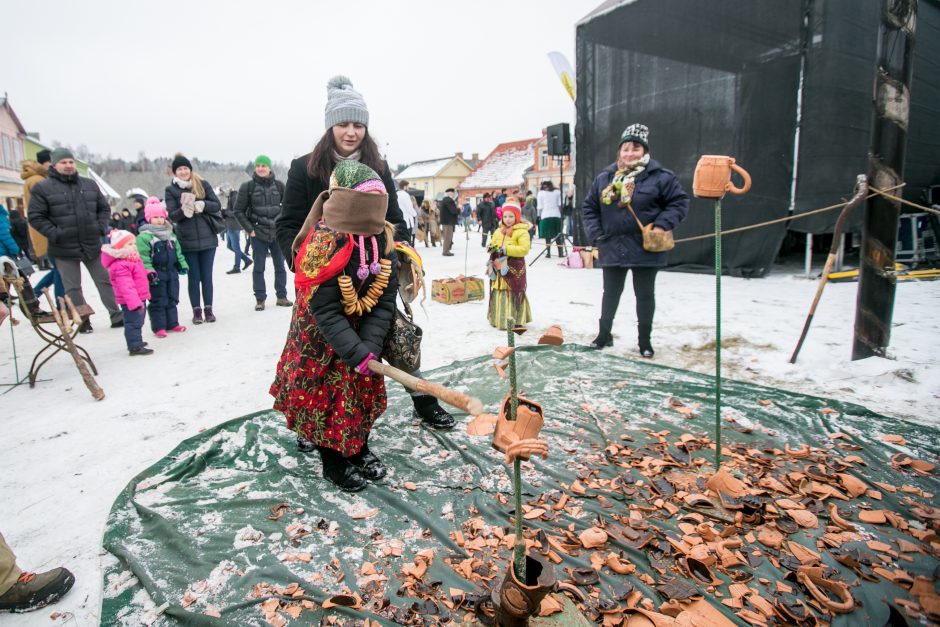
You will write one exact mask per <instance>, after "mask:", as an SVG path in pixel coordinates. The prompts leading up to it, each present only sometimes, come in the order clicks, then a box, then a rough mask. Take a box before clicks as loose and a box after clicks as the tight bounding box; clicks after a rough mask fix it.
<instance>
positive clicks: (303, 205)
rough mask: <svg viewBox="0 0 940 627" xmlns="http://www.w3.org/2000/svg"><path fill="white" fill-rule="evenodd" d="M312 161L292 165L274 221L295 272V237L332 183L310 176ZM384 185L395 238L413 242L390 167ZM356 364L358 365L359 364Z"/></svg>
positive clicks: (303, 159) (388, 219)
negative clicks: (310, 162)
mask: <svg viewBox="0 0 940 627" xmlns="http://www.w3.org/2000/svg"><path fill="white" fill-rule="evenodd" d="M309 160H310V154H309V153H308V154H306V155H304V156H302V157H297V158H296V159H294V160H293V161H291V162H290V170H288V172H287V184H286V185H285V188H284V200H283V201H282V202H281V215H279V216H278V217H277V220H275V224H274V227H275V234H276V237H277V243H278V245H279V246H280V247H281V252H282V253H284V259H286V260H287V267H288V268H290V270H291V272H293V271H294V254H293V252H291V246H292V245H293V243H294V238H295V237H297V234H298V233H299V232H300V227H301V226H303V224H304V220H306V219H307V214H308V213H310V208H311V207H313V201H315V200H316V199H317V196H319V195H320V193H321V192H323V191H326V190H327V189H328V188H329V186H330V182H329V181H321V180H319V179H315V178H313V177H312V176H310V175H309V174H308V173H307V161H309ZM381 176H382V182H383V183H385V191H386V192H388V211H387V212H386V213H385V220H386V222H390V223H392V224H394V225H395V239H396V240H397V241H403V242H407V241H410V239H411V235H410V234H409V233H408V226H407V225H406V224H405V217H404V216H403V215H402V213H401V208H400V207H399V206H398V194H397V193H396V192H395V182H394V181H393V180H392V173H391V171H390V170H389V169H388V164H387V163H386V164H385V168H384V169H383V170H382V172H381ZM355 365H357V366H358V365H359V364H358V363H357V364H355Z"/></svg>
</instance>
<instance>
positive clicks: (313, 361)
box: [269, 293, 386, 457]
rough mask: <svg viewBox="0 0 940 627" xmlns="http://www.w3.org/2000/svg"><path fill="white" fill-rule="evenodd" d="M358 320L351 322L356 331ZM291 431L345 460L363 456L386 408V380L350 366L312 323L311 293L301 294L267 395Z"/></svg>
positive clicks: (354, 319) (313, 322) (298, 295)
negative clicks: (336, 453)
mask: <svg viewBox="0 0 940 627" xmlns="http://www.w3.org/2000/svg"><path fill="white" fill-rule="evenodd" d="M357 323H358V318H355V317H354V318H350V324H352V325H353V326H354V327H355V326H356V325H357ZM269 393H270V394H271V396H273V397H274V409H277V410H278V411H281V412H283V414H284V415H285V416H286V417H287V426H288V428H289V429H291V430H293V431H294V432H295V433H297V434H298V435H301V436H303V437H305V438H306V439H308V440H310V441H311V442H313V443H314V444H317V445H319V446H325V447H327V448H331V449H333V450H335V451H339V452H340V453H342V454H343V455H345V456H347V457H348V456H349V455H354V454H356V453H358V452H359V449H361V448H362V445H363V444H365V442H366V440H368V438H369V432H370V431H371V430H372V425H373V424H374V423H375V421H376V419H377V418H378V417H379V416H381V415H382V413H383V412H384V411H385V408H386V397H385V379H384V377H382V376H379V375H371V376H368V377H365V376H362V375H361V374H359V373H357V372H356V370H355V368H352V367H350V366H347V365H346V363H345V362H344V361H343V360H342V359H340V358H339V357H338V356H337V355H336V353H335V352H334V351H333V347H332V346H330V343H329V342H327V341H326V338H324V337H323V334H322V333H320V329H319V327H317V324H316V322H315V321H314V318H313V311H312V310H311V309H310V298H309V296H308V294H305V293H298V294H297V305H296V307H295V308H294V315H293V317H292V318H291V323H290V330H289V331H288V332H287V342H286V343H285V345H284V352H283V353H281V359H280V361H278V364H277V374H276V375H275V377H274V383H272V384H271V388H270V390H269Z"/></svg>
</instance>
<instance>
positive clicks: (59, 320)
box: [42, 287, 104, 401]
mask: <svg viewBox="0 0 940 627" xmlns="http://www.w3.org/2000/svg"><path fill="white" fill-rule="evenodd" d="M42 293H43V294H44V295H45V296H46V300H47V301H49V309H51V310H52V316H53V317H54V318H55V323H56V324H57V325H59V330H60V331H61V332H62V340H63V342H65V346H66V348H67V349H68V352H69V353H71V355H72V359H73V360H75V367H77V368H78V372H79V374H81V375H82V380H83V381H84V382H85V386H86V387H87V388H88V390H89V391H90V392H91V395H92V397H94V399H95V400H96V401H100V400H101V399H103V398H104V390H102V389H101V386H99V385H98V382H97V381H95V378H94V377H93V376H92V375H91V372H89V370H88V366H87V365H86V364H85V362H84V361H82V357H81V355H79V354H78V349H76V348H75V343H74V342H73V341H72V333H71V330H70V329H69V325H67V324H66V320H67V318H66V317H65V315H64V314H60V313H59V308H58V307H56V306H55V303H54V302H53V301H52V296H50V295H49V288H48V287H47V288H45V289H44V290H43V291H42ZM59 302H61V303H62V308H63V309H66V308H68V309H70V310H71V311H72V316H73V317H74V316H76V315H77V314H78V312H77V311H76V310H75V305H74V304H73V303H72V299H71V298H69V297H68V296H66V297H65V298H62V297H59ZM79 319H80V318H79Z"/></svg>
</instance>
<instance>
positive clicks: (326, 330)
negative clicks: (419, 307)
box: [310, 234, 398, 368]
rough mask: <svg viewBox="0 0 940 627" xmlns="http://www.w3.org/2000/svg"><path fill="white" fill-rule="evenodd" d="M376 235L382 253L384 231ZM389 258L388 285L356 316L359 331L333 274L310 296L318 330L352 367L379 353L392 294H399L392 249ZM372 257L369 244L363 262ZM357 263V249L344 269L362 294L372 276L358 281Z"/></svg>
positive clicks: (392, 310) (389, 320)
mask: <svg viewBox="0 0 940 627" xmlns="http://www.w3.org/2000/svg"><path fill="white" fill-rule="evenodd" d="M346 237H348V236H346ZM375 238H376V239H377V240H378V245H379V256H380V257H381V256H382V251H383V250H385V235H384V234H381V235H376V236H375ZM391 260H392V274H391V276H390V277H389V280H388V287H386V288H385V291H384V292H382V296H380V297H379V302H378V304H377V305H376V306H375V307H373V308H372V311H370V312H369V313H367V314H364V315H363V316H362V317H361V318H360V319H359V330H358V332H357V331H356V329H354V328H353V327H352V325H351V324H350V323H349V318H347V317H346V315H345V314H344V313H343V300H342V295H341V294H340V291H339V281H338V278H336V277H334V278H332V279H330V280H328V281H326V282H324V283H323V284H322V285H320V287H319V288H317V291H316V292H314V294H313V296H312V297H311V299H310V307H311V308H312V309H313V317H314V320H316V322H317V326H318V327H319V328H320V332H321V333H323V337H324V338H326V341H327V342H329V343H330V346H332V347H333V350H334V351H335V352H336V354H337V355H338V356H339V358H340V359H342V360H343V361H344V362H345V363H346V364H347V365H348V366H350V367H352V368H355V367H356V366H358V365H359V364H361V363H362V361H363V360H364V359H365V358H366V357H367V356H368V355H369V353H372V354H373V355H375V356H376V357H377V358H378V357H381V356H382V348H383V346H384V344H385V336H386V335H387V334H388V330H389V328H391V325H392V319H393V318H394V317H395V298H396V297H397V295H398V255H397V254H395V253H394V252H393V253H392V255H391ZM371 261H372V250H371V247H368V248H367V249H366V262H367V263H370V262H371ZM359 263H360V260H359V253H358V252H353V255H352V257H350V259H349V263H347V264H346V268H345V270H344V272H343V273H345V274H346V276H349V277H352V281H353V286H354V287H355V288H356V291H357V293H358V294H359V296H360V297H361V296H362V295H363V294H365V293H366V291H367V290H368V289H369V285H370V284H371V283H372V281H373V280H374V277H373V276H372V275H369V277H367V278H366V280H365V281H360V280H359V277H358V276H356V270H358V269H359ZM343 273H341V275H342V274H343ZM341 275H340V276H341Z"/></svg>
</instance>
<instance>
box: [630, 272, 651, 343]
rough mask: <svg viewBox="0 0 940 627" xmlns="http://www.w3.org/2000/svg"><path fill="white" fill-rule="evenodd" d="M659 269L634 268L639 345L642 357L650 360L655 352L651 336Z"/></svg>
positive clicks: (634, 292)
mask: <svg viewBox="0 0 940 627" xmlns="http://www.w3.org/2000/svg"><path fill="white" fill-rule="evenodd" d="M656 270H657V268H633V270H632V271H633V294H634V296H635V297H636V320H637V344H638V345H639V349H640V355H642V356H643V357H646V358H647V359H650V358H652V357H653V355H654V354H655V352H654V351H653V344H652V341H651V339H650V336H651V335H652V333H653V314H654V313H656Z"/></svg>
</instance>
